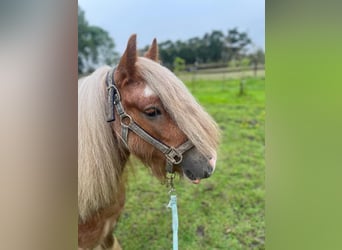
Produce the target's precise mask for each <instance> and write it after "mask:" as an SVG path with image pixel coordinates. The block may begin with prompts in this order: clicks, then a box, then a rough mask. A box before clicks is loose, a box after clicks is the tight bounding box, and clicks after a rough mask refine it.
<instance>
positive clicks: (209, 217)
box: [115, 78, 265, 250]
mask: <svg viewBox="0 0 342 250" xmlns="http://www.w3.org/2000/svg"><path fill="white" fill-rule="evenodd" d="M187 85H188V87H189V89H190V90H191V92H192V93H193V94H194V96H195V97H196V98H197V99H198V101H199V102H200V103H201V104H202V105H203V106H204V107H205V108H206V110H207V111H208V112H209V113H210V114H211V115H212V116H213V117H214V118H215V120H216V121H217V122H218V124H219V126H220V128H221V130H222V140H221V144H220V148H219V152H218V153H219V155H218V157H219V158H218V161H217V167H216V171H215V173H214V174H213V176H212V177H211V178H209V179H206V180H202V182H201V183H200V184H199V185H194V184H191V183H189V182H187V181H186V180H179V179H178V178H177V180H176V183H175V185H176V189H177V197H178V213H179V215H178V216H179V249H181V250H185V249H186V250H188V249H189V250H190V249H191V250H192V249H231V250H232V249H265V245H264V241H265V211H264V209H265V204H264V201H265V182H264V170H265V161H264V150H265V141H264V125H265V123H264V121H265V106H264V101H265V92H264V87H265V84H264V79H263V78H248V79H247V80H246V84H245V86H246V94H245V95H244V96H239V95H238V93H239V80H237V79H220V80H203V79H201V80H199V79H198V80H197V81H189V82H187ZM134 162H135V161H134ZM134 164H135V167H134V169H135V171H130V173H129V184H128V192H127V203H126V207H125V210H124V212H123V214H122V216H121V219H120V221H119V223H118V225H117V228H116V231H115V235H116V236H117V238H118V239H119V241H120V242H121V245H122V247H123V248H124V249H125V250H135V249H139V250H140V249H141V250H142V249H146V250H147V249H148V250H154V249H156V250H157V249H158V250H159V249H163V250H164V249H172V230H171V210H170V209H167V208H166V205H167V203H168V201H169V196H168V193H167V191H168V190H167V188H166V187H165V186H162V185H161V184H160V182H159V181H157V180H156V179H155V178H154V177H152V176H151V174H150V173H149V171H148V169H146V168H145V167H143V166H141V165H140V164H139V163H138V162H135V163H134Z"/></svg>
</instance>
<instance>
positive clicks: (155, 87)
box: [78, 34, 219, 249]
mask: <svg viewBox="0 0 342 250" xmlns="http://www.w3.org/2000/svg"><path fill="white" fill-rule="evenodd" d="M218 142H219V129H218V126H217V124H216V123H215V121H214V120H213V119H212V118H211V117H210V115H209V114H208V113H207V112H206V111H205V110H204V109H203V108H202V107H201V106H200V105H199V104H198V103H197V101H196V100H195V98H194V97H193V96H192V95H191V94H190V92H189V91H188V89H187V88H186V87H185V85H184V84H183V82H182V81H181V80H180V79H178V78H177V77H176V76H175V75H174V74H173V73H172V72H171V71H170V70H169V69H167V68H166V67H164V66H162V65H161V64H160V63H159V59H158V45H157V40H156V39H154V40H153V42H152V45H151V46H150V48H149V49H148V51H147V52H146V53H145V54H144V56H138V52H137V48H136V35H135V34H133V35H132V36H131V37H130V38H129V40H128V43H127V48H126V50H125V52H124V53H123V55H122V57H121V58H120V60H119V63H118V65H117V67H115V68H114V69H113V68H110V67H109V66H103V67H100V68H98V69H97V70H96V71H95V72H93V73H92V74H91V75H89V76H87V77H84V78H81V79H80V80H79V82H78V212H79V215H78V216H79V217H78V247H79V249H121V247H120V244H119V242H118V240H117V239H116V238H115V236H114V235H113V230H114V228H115V224H116V222H117V220H118V219H119V216H120V213H121V212H122V210H123V208H124V204H125V183H126V181H127V178H126V176H127V175H126V174H125V173H126V171H125V169H126V168H127V167H126V165H127V162H128V160H129V156H130V155H134V156H136V157H137V158H138V159H139V160H140V161H141V162H142V163H143V164H144V165H146V166H147V167H148V168H149V169H150V170H151V173H152V174H153V175H154V176H156V177H157V178H158V179H160V180H161V181H166V178H167V174H168V173H171V174H172V175H173V174H174V173H178V174H179V175H181V176H184V177H185V178H187V179H189V180H190V181H192V182H193V183H195V184H198V183H199V182H200V180H201V179H204V178H208V177H209V176H211V175H212V173H213V172H214V170H215V164H216V157H217V155H216V149H217V146H218Z"/></svg>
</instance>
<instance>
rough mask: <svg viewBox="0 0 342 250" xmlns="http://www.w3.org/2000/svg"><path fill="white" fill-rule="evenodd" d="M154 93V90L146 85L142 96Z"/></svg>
mask: <svg viewBox="0 0 342 250" xmlns="http://www.w3.org/2000/svg"><path fill="white" fill-rule="evenodd" d="M153 95H156V93H154V91H153V90H152V89H151V88H150V87H149V86H147V85H146V87H145V89H144V96H145V97H149V96H153Z"/></svg>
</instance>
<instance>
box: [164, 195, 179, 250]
mask: <svg viewBox="0 0 342 250" xmlns="http://www.w3.org/2000/svg"><path fill="white" fill-rule="evenodd" d="M167 207H169V208H171V209H172V231H173V236H172V237H173V250H178V212H177V196H176V195H171V198H170V202H169V204H168V205H167Z"/></svg>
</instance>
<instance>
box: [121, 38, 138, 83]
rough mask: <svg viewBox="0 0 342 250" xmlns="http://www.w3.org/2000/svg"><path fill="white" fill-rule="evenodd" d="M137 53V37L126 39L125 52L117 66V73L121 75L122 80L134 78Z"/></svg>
mask: <svg viewBox="0 0 342 250" xmlns="http://www.w3.org/2000/svg"><path fill="white" fill-rule="evenodd" d="M137 53H138V52H137V35H136V34H133V35H131V37H130V38H129V39H128V42H127V47H126V50H125V52H124V54H123V55H122V57H121V59H120V62H119V64H118V69H119V72H120V73H122V74H123V75H122V77H123V78H129V79H133V78H134V77H135V76H136V67H135V62H136V61H137Z"/></svg>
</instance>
